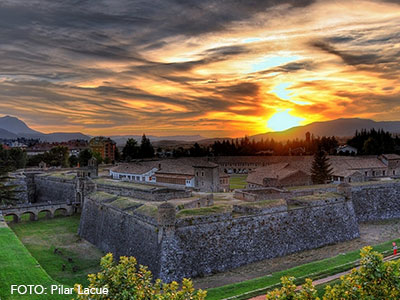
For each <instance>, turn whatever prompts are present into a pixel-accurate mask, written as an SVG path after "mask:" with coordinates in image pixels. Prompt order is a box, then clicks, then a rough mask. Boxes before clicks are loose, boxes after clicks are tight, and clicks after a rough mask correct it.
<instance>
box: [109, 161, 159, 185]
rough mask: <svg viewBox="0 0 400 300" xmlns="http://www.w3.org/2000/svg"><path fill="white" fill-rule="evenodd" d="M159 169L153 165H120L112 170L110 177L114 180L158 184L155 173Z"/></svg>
mask: <svg viewBox="0 0 400 300" xmlns="http://www.w3.org/2000/svg"><path fill="white" fill-rule="evenodd" d="M156 171H157V168H156V167H155V166H154V165H152V164H143V163H130V164H120V165H118V166H116V167H114V168H112V169H110V176H111V178H113V179H119V180H125V181H136V182H153V183H154V182H156V177H155V175H154V174H155V172H156Z"/></svg>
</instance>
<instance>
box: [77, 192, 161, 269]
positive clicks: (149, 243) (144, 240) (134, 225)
mask: <svg viewBox="0 0 400 300" xmlns="http://www.w3.org/2000/svg"><path fill="white" fill-rule="evenodd" d="M158 232H159V230H158V227H157V221H156V220H155V219H154V218H151V217H148V216H145V215H139V214H132V213H131V212H129V213H127V212H124V211H122V210H118V209H116V208H114V207H112V206H110V205H107V204H104V203H101V202H100V201H98V200H93V199H91V198H90V196H89V197H86V198H85V202H84V206H83V209H82V217H81V222H80V224H79V235H80V236H81V237H83V238H84V239H86V240H88V241H89V242H91V243H92V244H94V245H96V246H97V247H98V248H99V249H101V250H103V251H104V252H112V253H113V254H114V255H115V256H117V257H119V256H123V255H129V256H134V257H136V258H137V260H138V261H139V263H141V264H143V265H147V266H149V268H150V270H151V271H152V272H153V273H154V274H159V270H160V255H161V250H160V248H161V244H160V243H161V240H159V237H158Z"/></svg>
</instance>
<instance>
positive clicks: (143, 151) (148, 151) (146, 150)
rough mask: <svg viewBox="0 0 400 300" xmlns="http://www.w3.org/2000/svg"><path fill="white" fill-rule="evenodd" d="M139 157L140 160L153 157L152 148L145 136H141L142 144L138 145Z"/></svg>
mask: <svg viewBox="0 0 400 300" xmlns="http://www.w3.org/2000/svg"><path fill="white" fill-rule="evenodd" d="M139 156H140V157H141V158H150V157H154V148H153V146H152V144H151V142H150V139H148V138H147V137H146V135H145V134H143V136H142V142H141V143H140V149H139Z"/></svg>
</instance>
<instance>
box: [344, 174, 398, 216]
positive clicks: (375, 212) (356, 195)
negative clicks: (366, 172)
mask: <svg viewBox="0 0 400 300" xmlns="http://www.w3.org/2000/svg"><path fill="white" fill-rule="evenodd" d="M351 194H352V200H353V203H354V209H355V212H356V215H357V218H358V220H359V221H360V222H365V221H372V220H384V219H392V218H400V183H399V182H395V183H390V182H389V183H375V184H373V183H372V184H360V185H352V187H351Z"/></svg>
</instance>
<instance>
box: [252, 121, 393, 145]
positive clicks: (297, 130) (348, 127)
mask: <svg viewBox="0 0 400 300" xmlns="http://www.w3.org/2000/svg"><path fill="white" fill-rule="evenodd" d="M372 128H375V129H377V130H378V129H383V130H385V131H388V132H391V133H400V121H382V122H376V121H373V120H370V119H359V118H341V119H336V120H331V121H324V122H314V123H310V124H308V125H304V126H297V127H292V128H290V129H287V130H285V131H279V132H268V133H263V134H257V135H254V136H252V137H250V138H252V139H255V140H260V139H262V138H263V139H271V138H273V139H274V140H276V141H286V140H288V139H290V140H292V139H296V138H297V139H305V134H306V133H307V132H310V133H311V134H313V135H314V136H315V137H318V136H320V137H322V136H335V137H341V138H343V137H352V136H354V134H355V132H356V130H358V131H360V130H362V129H367V130H370V129H372Z"/></svg>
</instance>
